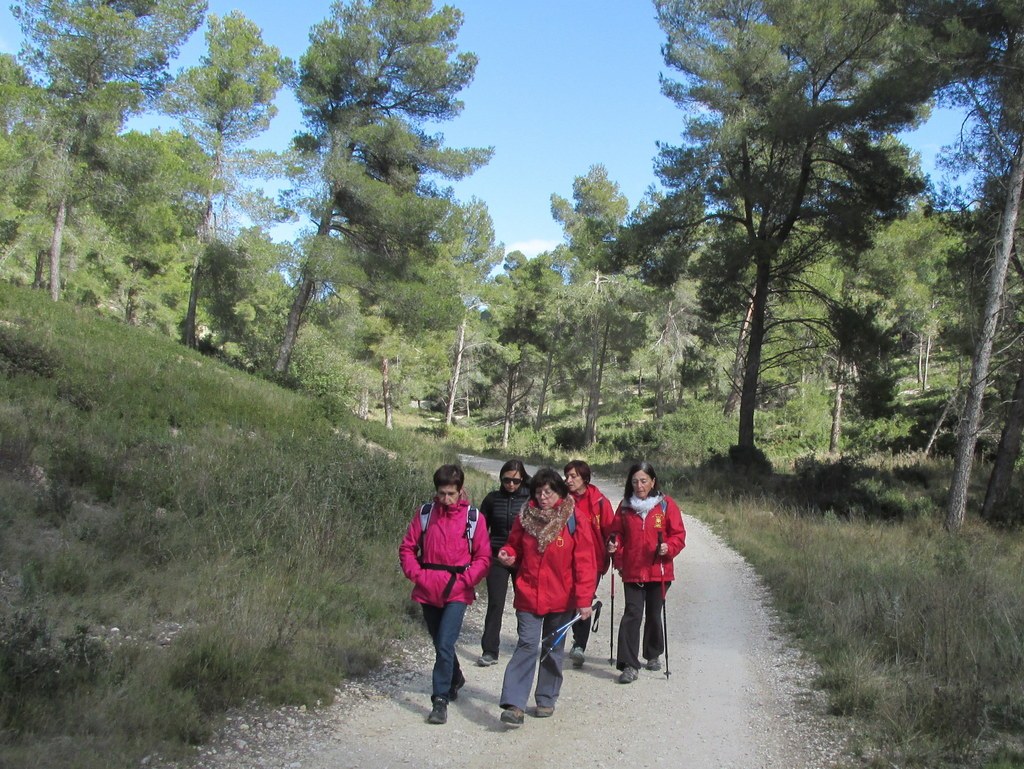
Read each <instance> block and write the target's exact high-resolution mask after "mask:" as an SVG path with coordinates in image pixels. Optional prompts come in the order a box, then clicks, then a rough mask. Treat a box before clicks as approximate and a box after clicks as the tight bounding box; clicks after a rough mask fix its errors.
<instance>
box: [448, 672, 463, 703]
mask: <svg viewBox="0 0 1024 769" xmlns="http://www.w3.org/2000/svg"><path fill="white" fill-rule="evenodd" d="M465 685H466V677H465V676H464V675H462V671H461V670H460V671H459V672H458V673H457V674H456V675H455V678H453V679H452V688H451V689H449V690H448V700H449V702H455V700H457V699H458V698H459V689H461V688H462V687H463V686H465Z"/></svg>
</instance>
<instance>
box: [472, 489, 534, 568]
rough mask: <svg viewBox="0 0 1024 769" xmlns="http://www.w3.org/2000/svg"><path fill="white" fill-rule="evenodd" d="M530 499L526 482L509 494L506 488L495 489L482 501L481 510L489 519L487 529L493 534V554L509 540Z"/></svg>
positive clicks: (486, 519) (486, 518) (485, 518)
mask: <svg viewBox="0 0 1024 769" xmlns="http://www.w3.org/2000/svg"><path fill="white" fill-rule="evenodd" d="M529 499H530V490H529V489H528V488H527V486H526V484H525V483H524V484H522V485H521V486H519V488H517V489H516V491H515V493H514V494H509V493H508V492H506V491H505V489H504V488H500V489H495V490H494V491H492V492H491V493H490V494H488V495H487V496H486V497H484V500H483V502H481V503H480V512H481V513H482V514H483V516H484V520H485V521H487V531H488V533H490V535H491V550H492V551H493V552H492V555H497V553H498V550H499V549H500V548H501V546H502V545H504V544H505V542H507V541H508V533H509V532H510V531H512V524H513V523H514V522H515V520H516V517H517V516H518V515H519V511H520V510H522V508H523V505H525V504H526V503H527V502H528V501H529Z"/></svg>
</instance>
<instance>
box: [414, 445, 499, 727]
mask: <svg viewBox="0 0 1024 769" xmlns="http://www.w3.org/2000/svg"><path fill="white" fill-rule="evenodd" d="M464 482H465V474H464V473H463V472H462V468H461V467H459V466H458V465H442V466H441V467H439V468H438V469H437V470H436V471H435V472H434V489H435V493H434V500H433V502H432V503H430V504H429V511H426V508H427V506H426V505H424V506H422V507H420V508H417V510H416V514H415V515H414V516H413V518H412V521H411V522H410V523H409V528H408V530H407V531H406V533H405V538H404V539H403V540H402V544H401V545H399V546H398V558H399V561H400V562H401V565H402V571H403V572H404V573H405V576H406V577H408V578H409V579H410V580H412V583H413V589H412V599H413V600H414V601H416V602H417V603H419V604H420V605H421V606H422V607H423V619H424V620H425V621H426V623H427V631H428V632H429V633H430V637H431V639H433V641H434V673H433V678H432V693H431V697H430V701H431V705H432V708H431V711H430V715H429V716H428V717H427V722H428V723H431V724H443V723H445V722H446V721H447V720H448V702H449V701H451V700H454V699H457V698H458V696H459V689H461V688H462V687H463V686H464V685H465V683H466V677H465V676H464V675H463V673H462V668H461V667H460V665H459V658H458V657H457V656H455V642H456V641H458V639H459V633H460V632H461V631H462V620H463V618H464V617H465V615H466V607H467V606H469V604H471V603H473V600H474V599H475V598H476V591H475V590H474V587H475V586H476V584H477V583H478V582H480V580H482V579H483V578H484V577H485V576H486V575H487V569H488V568H489V567H490V565H491V544H490V538H489V537H488V535H487V524H486V523H484V520H483V517H482V516H480V515H479V514H478V513H477V511H476V510H472V511H471V510H470V505H469V500H468V499H467V498H466V495H465V494H464V493H463V491H462V485H463V483H464ZM425 511H426V515H424V514H423V513H424V512H425ZM471 516H476V518H477V520H476V521H475V524H474V522H473V521H472V518H471Z"/></svg>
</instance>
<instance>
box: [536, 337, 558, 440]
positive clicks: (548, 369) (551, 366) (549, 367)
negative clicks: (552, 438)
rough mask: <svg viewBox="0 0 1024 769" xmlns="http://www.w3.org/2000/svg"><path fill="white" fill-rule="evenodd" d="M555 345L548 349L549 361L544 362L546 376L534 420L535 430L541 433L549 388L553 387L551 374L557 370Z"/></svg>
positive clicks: (542, 383)
mask: <svg viewBox="0 0 1024 769" xmlns="http://www.w3.org/2000/svg"><path fill="white" fill-rule="evenodd" d="M554 347H555V346H554V345H552V346H551V347H550V348H549V349H548V355H547V359H546V360H545V361H544V376H543V377H541V381H540V395H539V396H538V397H537V418H536V419H534V420H533V429H534V430H536V431H538V432H540V430H541V428H543V427H544V409H546V408H547V397H548V387H549V386H550V385H551V374H552V373H553V372H554V370H555V350H554Z"/></svg>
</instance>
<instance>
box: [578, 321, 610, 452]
mask: <svg viewBox="0 0 1024 769" xmlns="http://www.w3.org/2000/svg"><path fill="white" fill-rule="evenodd" d="M610 329H611V321H610V320H606V321H605V324H604V331H603V332H602V333H600V334H597V333H595V334H594V343H593V349H592V358H591V361H590V382H589V384H590V387H589V388H588V391H587V418H586V423H585V427H584V428H583V445H584V446H593V445H594V444H595V443H597V417H598V412H599V411H600V410H601V380H602V379H603V378H604V362H605V356H606V355H607V352H608V333H609V330H610ZM596 331H597V329H596V328H595V332H596Z"/></svg>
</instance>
